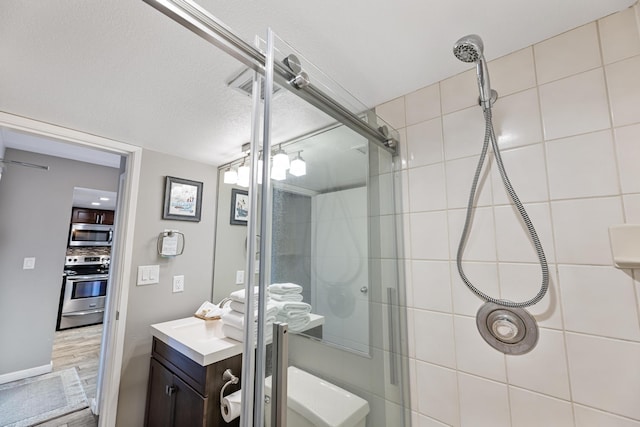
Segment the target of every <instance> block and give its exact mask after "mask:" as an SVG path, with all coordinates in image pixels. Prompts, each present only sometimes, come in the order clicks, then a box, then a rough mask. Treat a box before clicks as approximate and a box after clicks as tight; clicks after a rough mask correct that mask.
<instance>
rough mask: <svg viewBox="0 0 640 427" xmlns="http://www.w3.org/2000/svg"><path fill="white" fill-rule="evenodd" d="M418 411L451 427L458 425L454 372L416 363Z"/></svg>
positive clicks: (458, 411)
mask: <svg viewBox="0 0 640 427" xmlns="http://www.w3.org/2000/svg"><path fill="white" fill-rule="evenodd" d="M416 378H417V382H418V385H417V389H418V410H419V411H420V412H421V413H423V414H429V416H430V417H432V418H435V419H436V420H439V421H442V422H444V423H446V424H449V425H452V426H459V425H460V421H459V419H460V406H459V403H458V381H457V378H456V371H454V370H452V369H447V368H441V367H439V366H435V365H430V364H428V363H423V362H416Z"/></svg>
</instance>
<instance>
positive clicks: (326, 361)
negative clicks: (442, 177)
mask: <svg viewBox="0 0 640 427" xmlns="http://www.w3.org/2000/svg"><path fill="white" fill-rule="evenodd" d="M145 1H146V2H147V3H149V4H150V5H152V6H153V7H155V8H156V9H158V10H159V11H161V12H162V13H164V14H166V15H167V16H169V17H170V18H172V19H174V20H175V21H177V22H178V23H179V24H181V25H183V26H185V27H186V28H188V29H189V30H191V31H192V32H194V33H195V34H196V35H198V36H200V37H202V38H204V39H205V40H207V41H209V42H210V43H211V44H213V45H214V46H216V47H218V48H220V49H222V50H223V51H224V52H226V53H227V54H229V55H231V56H233V57H234V58H236V59H238V60H239V61H240V62H241V63H242V64H243V65H244V66H245V67H246V68H247V69H248V70H249V72H251V73H253V80H252V82H251V88H250V91H251V93H252V104H253V107H252V109H253V114H252V137H251V143H250V151H249V156H248V158H247V159H248V163H249V164H250V165H251V172H250V179H249V183H248V196H249V203H248V208H249V209H248V221H247V227H246V235H245V236H244V238H243V239H242V240H244V242H237V243H238V245H242V247H243V248H245V249H244V256H245V258H246V259H245V260H244V261H245V262H246V264H245V271H246V272H250V274H247V275H246V279H247V280H246V287H245V291H246V292H247V295H250V294H251V293H252V292H253V290H254V289H255V288H257V289H258V292H257V295H258V297H257V299H256V300H255V301H254V300H253V299H252V298H247V300H246V303H245V304H246V308H245V313H246V314H245V319H244V320H245V321H244V325H245V330H244V337H255V339H244V349H243V354H242V356H243V368H242V375H241V386H242V412H241V415H240V425H241V426H286V425H289V426H292V427H297V426H307V425H318V426H338V425H339V426H341V427H356V426H358V427H361V426H370V427H373V426H382V425H385V426H386V425H388V426H408V425H410V409H409V408H410V404H409V381H408V370H409V369H408V364H407V363H408V362H407V361H408V359H407V353H408V350H407V328H406V305H405V301H406V299H405V295H404V290H405V288H404V272H403V266H404V260H403V254H402V248H403V244H402V242H401V239H400V236H401V235H402V233H401V230H402V223H401V216H399V215H397V214H396V208H395V207H396V206H397V205H398V203H399V200H400V199H399V194H398V193H399V192H398V191H395V190H396V188H399V185H398V182H397V175H396V173H395V172H394V161H395V160H396V159H397V157H396V156H395V154H396V145H397V141H398V137H397V133H396V132H395V131H394V130H393V129H391V128H390V127H389V126H387V125H385V124H384V123H383V122H382V121H381V120H379V119H378V118H377V117H376V116H375V114H374V112H373V111H372V110H370V109H368V108H366V107H365V106H363V105H362V104H361V103H359V102H358V101H357V100H355V98H353V97H352V96H351V95H350V94H349V93H348V92H347V91H345V90H344V89H343V88H341V87H340V86H338V85H337V84H336V83H335V82H333V81H332V80H331V79H330V78H328V77H327V76H326V75H325V74H323V73H322V72H321V71H320V70H319V69H317V68H316V67H314V66H313V65H312V64H311V63H310V62H309V61H308V60H306V59H305V58H304V57H303V56H302V55H301V54H300V53H298V52H296V51H295V50H294V49H293V48H292V47H291V46H289V45H288V44H287V43H285V42H283V41H282V40H280V39H278V38H277V36H276V35H275V34H274V33H273V32H272V31H271V30H269V31H268V34H267V38H266V40H260V39H256V41H255V42H254V43H253V44H251V43H248V42H246V41H244V40H242V39H241V38H239V37H238V36H237V35H235V34H234V33H233V32H231V31H230V30H229V28H228V27H226V26H225V25H224V24H222V23H221V22H219V21H218V20H217V19H216V18H215V17H214V16H213V15H211V14H210V13H209V12H207V11H206V10H205V9H204V8H202V7H201V6H199V5H197V4H196V3H194V2H192V1H190V0H145ZM292 115H293V116H296V117H300V118H301V120H300V123H301V124H300V125H297V126H292V123H291V120H290V118H291V116H292ZM309 123H310V124H309ZM282 154H284V157H286V159H287V160H288V163H289V164H288V165H286V164H281V163H279V162H280V161H284V159H283V156H282ZM277 155H281V156H279V160H276V156H277ZM302 162H303V163H302ZM285 163H287V162H286V161H285ZM302 165H304V166H302ZM221 175H222V173H221V174H220V175H219V176H221ZM225 185H226V184H224V183H223V182H222V180H220V182H219V188H218V191H219V193H221V192H223V191H225V192H226V191H229V192H231V189H229V188H225V187H224V186H225ZM219 199H220V196H219ZM218 224H220V220H219V221H218ZM219 231H220V230H218V232H217V235H221V233H220V232H219ZM225 243H226V242H225ZM223 246H224V245H222V244H216V248H221V247H223ZM217 258H218V254H217V253H216V259H217ZM218 268H219V267H218V265H217V264H216V270H218ZM220 268H222V267H220ZM254 272H255V274H254ZM218 276H219V274H218V271H214V278H215V277H218ZM274 284H279V285H280V286H279V287H277V288H280V289H285V290H287V289H294V291H291V292H286V291H285V292H283V293H284V294H285V295H277V294H278V292H276V289H274V288H271V289H272V291H271V292H270V291H269V287H270V286H272V285H274ZM219 286H220V284H219V283H218V282H216V281H215V279H214V290H213V295H214V301H216V300H217V299H216V292H220V290H219V289H218V287H219ZM225 293H227V292H226V291H225ZM283 298H284V299H285V301H282V299H283ZM218 299H219V298H218ZM277 299H280V300H281V301H279V302H276V304H277V305H278V307H277V310H276V311H275V312H274V311H272V306H273V305H274V300H277ZM274 314H275V315H274ZM274 325H276V326H275V327H274Z"/></svg>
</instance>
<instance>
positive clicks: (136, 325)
mask: <svg viewBox="0 0 640 427" xmlns="http://www.w3.org/2000/svg"><path fill="white" fill-rule="evenodd" d="M167 175H168V176H174V177H178V178H184V179H190V180H194V181H200V182H203V183H204V186H203V197H202V215H201V221H200V222H188V221H170V220H163V219H162V210H163V200H164V199H163V198H164V187H165V176H167ZM216 175H217V170H216V168H215V167H213V166H211V165H205V164H202V163H197V162H193V161H189V160H184V159H180V158H177V157H173V156H169V155H166V154H161V153H158V152H154V151H149V150H144V151H143V154H142V168H141V174H140V189H139V199H138V205H137V211H136V222H135V235H134V248H133V253H134V258H133V266H134V268H133V271H131V283H132V286H131V288H130V290H129V303H128V312H127V323H126V332H125V341H124V356H123V361H122V376H121V382H120V395H119V401H118V418H117V425H119V426H140V425H142V424H143V420H144V411H145V399H146V395H147V378H148V374H149V358H150V354H151V341H152V339H151V332H150V328H149V326H150V325H152V324H154V323H159V322H164V321H169V320H174V319H178V318H182V317H188V316H191V315H192V314H193V313H194V312H195V310H196V309H197V308H198V307H199V306H200V304H202V302H203V301H205V300H209V299H210V298H211V287H212V281H213V246H214V238H215V214H216V182H217V176H216ZM165 228H169V229H178V230H179V231H181V232H182V233H184V236H185V249H184V254H183V255H180V256H177V257H175V258H161V257H159V256H158V254H157V250H156V238H157V236H158V233H160V232H162V231H163V230H164V229H165ZM154 264H158V265H160V283H158V284H156V285H147V286H136V285H135V283H136V280H137V267H138V266H139V265H154ZM174 275H184V280H185V285H184V292H181V293H175V294H174V293H172V281H173V276H174Z"/></svg>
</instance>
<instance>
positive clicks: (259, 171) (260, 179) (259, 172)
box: [258, 154, 264, 184]
mask: <svg viewBox="0 0 640 427" xmlns="http://www.w3.org/2000/svg"><path fill="white" fill-rule="evenodd" d="M263 167H264V162H263V161H262V154H260V159H259V160H258V184H262V168H263Z"/></svg>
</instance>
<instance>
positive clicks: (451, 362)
mask: <svg viewBox="0 0 640 427" xmlns="http://www.w3.org/2000/svg"><path fill="white" fill-rule="evenodd" d="M413 318H414V322H415V327H414V328H415V331H414V334H415V335H416V343H415V348H416V359H418V360H421V361H424V362H429V363H433V364H436V365H441V366H446V367H448V368H455V367H456V357H455V349H454V343H453V316H452V315H451V314H444V313H436V312H433V311H425V310H414V312H413Z"/></svg>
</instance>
